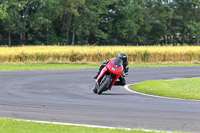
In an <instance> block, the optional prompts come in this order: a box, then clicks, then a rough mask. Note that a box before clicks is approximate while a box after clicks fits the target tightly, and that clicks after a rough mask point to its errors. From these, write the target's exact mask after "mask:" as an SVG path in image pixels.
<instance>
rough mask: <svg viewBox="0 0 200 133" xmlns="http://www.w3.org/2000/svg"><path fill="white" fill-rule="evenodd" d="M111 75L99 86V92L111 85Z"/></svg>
mask: <svg viewBox="0 0 200 133" xmlns="http://www.w3.org/2000/svg"><path fill="white" fill-rule="evenodd" d="M110 81H111V80H110V77H106V80H105V81H104V82H103V83H102V84H101V86H100V87H99V90H98V91H97V94H99V95H100V94H101V93H102V92H103V91H106V90H107V89H108V87H109V86H110Z"/></svg>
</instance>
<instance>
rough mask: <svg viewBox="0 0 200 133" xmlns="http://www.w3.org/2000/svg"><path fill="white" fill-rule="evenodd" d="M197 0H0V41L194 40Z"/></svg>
mask: <svg viewBox="0 0 200 133" xmlns="http://www.w3.org/2000/svg"><path fill="white" fill-rule="evenodd" d="M199 41H200V0H0V45H9V46H14V45H41V44H43V45H158V44H160V45H164V44H172V45H179V44H180V45H183V44H188V45H199V44H200V42H199Z"/></svg>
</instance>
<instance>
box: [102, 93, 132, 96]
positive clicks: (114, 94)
mask: <svg viewBox="0 0 200 133" xmlns="http://www.w3.org/2000/svg"><path fill="white" fill-rule="evenodd" d="M101 95H113V96H122V95H124V96H125V95H126V96H127V95H129V96H133V95H134V94H130V93H102V94H101Z"/></svg>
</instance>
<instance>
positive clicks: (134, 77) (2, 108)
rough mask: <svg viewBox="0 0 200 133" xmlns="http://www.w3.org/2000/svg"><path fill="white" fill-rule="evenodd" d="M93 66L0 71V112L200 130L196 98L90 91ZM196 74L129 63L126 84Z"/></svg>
mask: <svg viewBox="0 0 200 133" xmlns="http://www.w3.org/2000/svg"><path fill="white" fill-rule="evenodd" d="M96 71H97V69H76V70H75V69H74V70H33V71H5V72H0V117H9V118H16V119H27V120H40V121H52V122H64V123H65V122H66V123H76V124H89V125H100V126H111V127H126V128H145V129H154V130H164V131H187V132H200V101H190V100H177V99H163V98H155V97H149V96H143V95H139V94H135V93H131V92H129V91H127V90H125V89H124V87H120V86H118V87H113V88H112V90H111V91H107V92H105V93H103V94H102V95H96V94H93V92H92V89H93V87H94V80H93V79H92V77H93V76H94V75H95V74H96ZM191 77H200V67H162V68H131V69H130V72H129V75H128V77H127V78H126V79H127V83H128V84H133V83H137V82H141V81H145V80H154V79H172V78H191Z"/></svg>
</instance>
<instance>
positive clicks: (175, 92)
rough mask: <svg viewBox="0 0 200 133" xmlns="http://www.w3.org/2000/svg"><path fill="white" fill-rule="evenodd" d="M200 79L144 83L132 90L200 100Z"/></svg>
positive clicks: (132, 87) (133, 87)
mask: <svg viewBox="0 0 200 133" xmlns="http://www.w3.org/2000/svg"><path fill="white" fill-rule="evenodd" d="M199 83H200V78H191V79H177V80H150V81H144V82H141V83H139V84H136V85H134V86H131V89H132V90H134V91H138V92H142V93H145V94H151V95H158V96H164V97H172V98H181V99H193V100H200V86H199Z"/></svg>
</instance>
